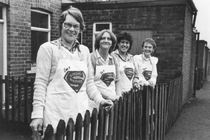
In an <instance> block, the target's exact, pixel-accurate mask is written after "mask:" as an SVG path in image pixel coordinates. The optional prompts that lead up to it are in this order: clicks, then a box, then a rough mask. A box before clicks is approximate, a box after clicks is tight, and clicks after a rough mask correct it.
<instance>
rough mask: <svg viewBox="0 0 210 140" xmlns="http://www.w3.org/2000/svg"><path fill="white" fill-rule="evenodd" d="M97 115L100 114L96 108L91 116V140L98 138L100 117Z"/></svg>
mask: <svg viewBox="0 0 210 140" xmlns="http://www.w3.org/2000/svg"><path fill="white" fill-rule="evenodd" d="M97 116H98V113H97V109H96V108H94V109H93V111H92V116H91V133H90V139H91V140H96V129H97V119H98V117H97Z"/></svg>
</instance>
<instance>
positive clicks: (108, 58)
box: [95, 49, 113, 61]
mask: <svg viewBox="0 0 210 140" xmlns="http://www.w3.org/2000/svg"><path fill="white" fill-rule="evenodd" d="M95 54H96V58H97V59H102V60H104V59H103V58H102V57H101V55H100V54H99V52H98V50H97V49H96V50H95ZM112 59H113V58H112V56H111V55H110V54H108V57H107V59H106V60H104V61H108V60H111V61H112Z"/></svg>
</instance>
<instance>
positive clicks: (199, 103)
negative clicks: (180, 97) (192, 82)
mask: <svg viewBox="0 0 210 140" xmlns="http://www.w3.org/2000/svg"><path fill="white" fill-rule="evenodd" d="M209 132H210V82H209V81H208V82H206V83H205V84H204V86H203V88H202V89H200V90H198V91H196V98H195V99H194V100H191V101H189V102H188V103H186V104H185V105H184V106H183V110H182V112H181V114H180V117H179V118H178V119H177V121H176V123H175V124H174V126H173V127H172V128H171V129H170V130H169V132H168V133H167V135H166V137H165V140H210V133H209Z"/></svg>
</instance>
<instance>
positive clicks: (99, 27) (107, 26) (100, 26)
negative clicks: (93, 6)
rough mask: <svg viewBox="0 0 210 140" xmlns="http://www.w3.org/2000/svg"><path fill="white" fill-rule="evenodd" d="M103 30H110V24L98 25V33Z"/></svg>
mask: <svg viewBox="0 0 210 140" xmlns="http://www.w3.org/2000/svg"><path fill="white" fill-rule="evenodd" d="M103 29H110V28H109V24H96V31H101V30H103Z"/></svg>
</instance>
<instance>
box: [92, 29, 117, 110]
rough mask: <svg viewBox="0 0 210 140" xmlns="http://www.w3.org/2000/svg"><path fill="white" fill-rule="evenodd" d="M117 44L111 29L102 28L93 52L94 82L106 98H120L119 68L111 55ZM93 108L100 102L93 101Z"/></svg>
mask: <svg viewBox="0 0 210 140" xmlns="http://www.w3.org/2000/svg"><path fill="white" fill-rule="evenodd" d="M115 44H116V37H115V35H114V34H113V33H112V32H111V31H110V30H102V31H101V32H100V33H99V34H98V35H97V36H96V40H95V51H94V52H93V53H91V62H92V67H93V69H94V71H93V74H94V82H95V84H96V86H97V88H98V90H99V91H100V92H101V95H102V96H103V97H104V98H105V99H110V100H112V101H114V100H116V99H118V96H117V94H116V88H115V86H116V85H115V83H116V82H117V79H118V70H117V66H116V62H115V61H114V58H113V57H112V56H111V55H110V53H111V52H112V50H113V49H114V47H115ZM90 105H91V109H92V108H98V107H99V106H98V104H96V103H94V102H91V101H90Z"/></svg>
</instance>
